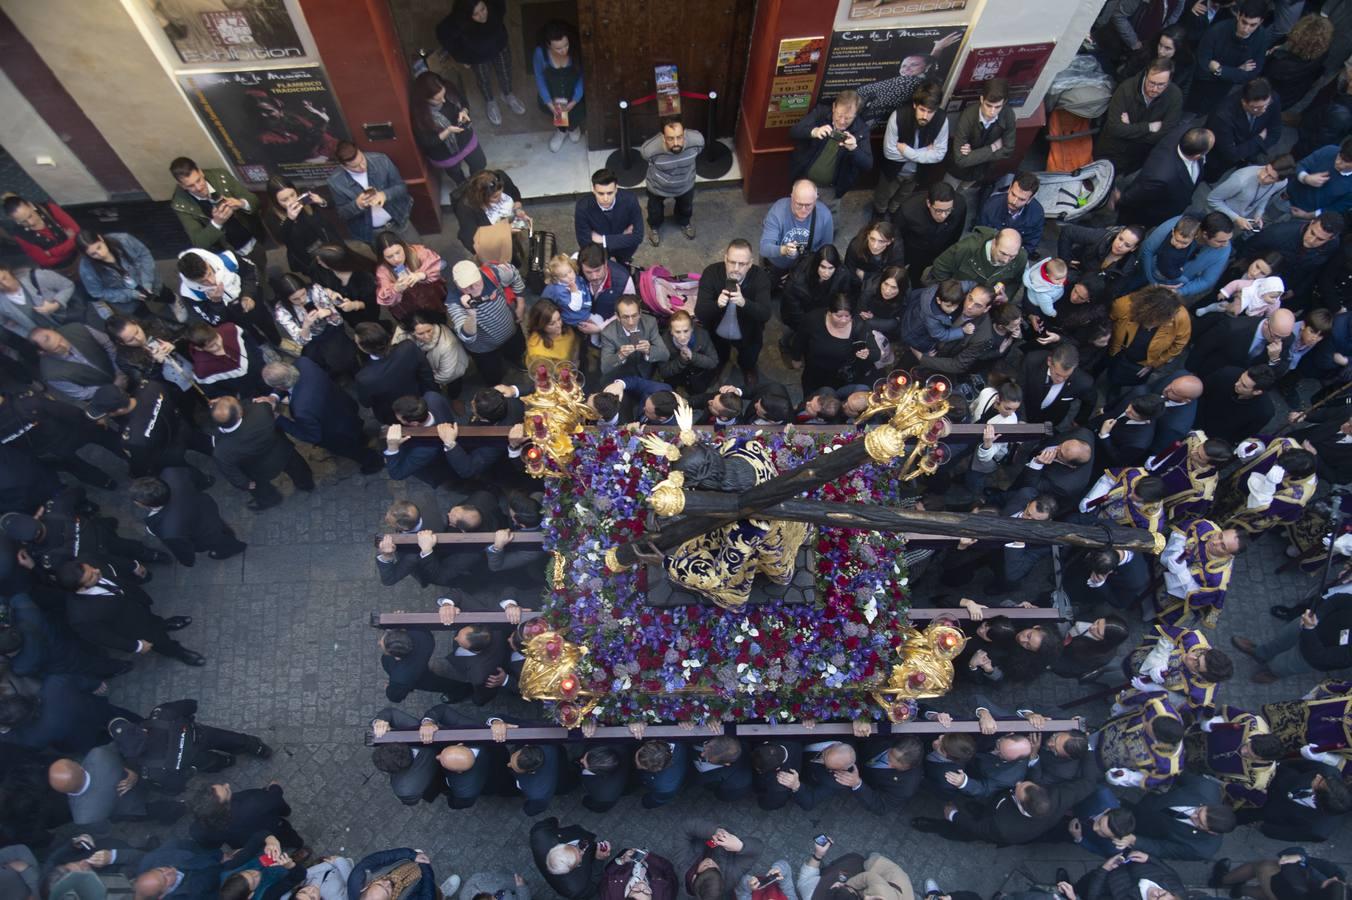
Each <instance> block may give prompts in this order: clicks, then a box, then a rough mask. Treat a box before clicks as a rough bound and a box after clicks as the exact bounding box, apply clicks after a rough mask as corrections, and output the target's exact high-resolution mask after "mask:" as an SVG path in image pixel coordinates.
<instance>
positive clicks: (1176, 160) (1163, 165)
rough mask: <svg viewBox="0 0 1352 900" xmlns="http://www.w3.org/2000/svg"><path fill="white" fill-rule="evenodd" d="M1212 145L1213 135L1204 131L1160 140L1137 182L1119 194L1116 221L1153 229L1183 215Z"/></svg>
mask: <svg viewBox="0 0 1352 900" xmlns="http://www.w3.org/2000/svg"><path fill="white" fill-rule="evenodd" d="M1215 142H1216V138H1215V135H1213V134H1212V133H1211V132H1210V131H1208V130H1207V129H1205V128H1190V129H1188V130H1187V131H1185V132H1183V134H1182V135H1180V136H1179V137H1177V138H1173V137H1171V136H1166V137H1164V138H1161V139H1160V142H1159V143H1158V144H1156V145H1155V149H1153V150H1151V151H1150V155H1149V156H1147V157H1146V160H1145V165H1144V166H1142V167H1141V172H1140V174H1139V175H1137V176H1136V180H1135V181H1133V182H1132V183H1131V186H1130V187H1128V188H1127V189H1126V190H1125V191H1123V192H1122V196H1121V199H1120V200H1119V201H1118V203H1117V220H1118V221H1119V222H1131V223H1133V224H1136V225H1144V226H1146V227H1147V228H1154V227H1155V226H1156V225H1158V224H1159V223H1161V222H1163V221H1165V220H1166V219H1172V218H1173V217H1174V216H1177V215H1180V214H1182V213H1183V211H1184V210H1186V209H1187V208H1188V204H1189V203H1190V202H1191V201H1192V194H1193V191H1195V190H1196V189H1197V182H1198V181H1199V180H1201V177H1202V161H1203V160H1204V159H1205V157H1206V155H1207V154H1208V153H1210V152H1211V147H1212V145H1214V144H1215Z"/></svg>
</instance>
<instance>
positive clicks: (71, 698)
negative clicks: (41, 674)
mask: <svg viewBox="0 0 1352 900" xmlns="http://www.w3.org/2000/svg"><path fill="white" fill-rule="evenodd" d="M100 684H101V682H100V681H99V679H97V678H92V677H90V676H88V675H48V676H47V677H46V678H44V679H42V686H41V687H40V688H39V689H38V693H37V695H36V696H35V697H27V696H24V695H22V694H14V695H12V696H8V697H4V698H2V699H0V744H14V745H16V746H19V747H27V748H28V749H30V750H43V749H46V748H51V749H53V750H55V751H57V752H58V753H68V754H77V755H78V754H84V753H88V752H89V751H90V750H92V749H94V748H95V747H98V746H101V745H103V744H106V743H108V723H109V722H111V721H112V720H114V719H116V718H119V717H130V718H133V719H139V718H140V716H138V715H136V713H134V712H130V711H129V710H125V709H122V708H121V707H117V706H114V705H113V704H111V703H109V702H108V700H107V698H105V697H100V696H98V695H97V694H95V693H94V691H95V690H97V689H98V688H99V686H100Z"/></svg>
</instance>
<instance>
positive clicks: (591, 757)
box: [576, 744, 633, 813]
mask: <svg viewBox="0 0 1352 900" xmlns="http://www.w3.org/2000/svg"><path fill="white" fill-rule="evenodd" d="M632 760H633V754H631V753H630V752H629V748H627V747H625V746H623V745H620V744H604V745H600V746H595V745H593V746H589V747H587V752H586V753H583V754H582V755H581V756H580V757H578V758H577V761H576V765H577V766H578V767H579V768H580V769H581V779H582V805H583V806H585V807H586V808H587V809H589V810H591V811H592V812H595V813H603V812H609V811H610V810H611V809H613V808H614V806H615V804H616V803H619V802H620V797H622V796H624V792H625V789H626V788H627V787H628V785H629V773H630V764H631V762H632Z"/></svg>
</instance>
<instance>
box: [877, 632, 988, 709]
mask: <svg viewBox="0 0 1352 900" xmlns="http://www.w3.org/2000/svg"><path fill="white" fill-rule="evenodd" d="M966 643H967V637H966V635H964V634H963V633H962V630H961V629H960V628H958V627H957V626H955V625H954V624H953V623H952V622H950V621H948V620H947V619H936V620H934V621H933V622H931V623H930V625H929V627H928V628H926V629H925V630H924V631H918V630H914V629H910V633H909V634H908V635H907V637H906V642H905V643H904V644H903V645H902V647H901V661H900V662H898V663H896V664H894V665H893V666H892V673H891V674H890V675H889V676H888V679H887V686H886V687H883V688H881V689H879V690H876V691H874V692H873V699H874V700H875V701H876V702H877V703H878V705H879V706H881V707H882V708H883V711H884V712H885V713H887V717H888V718H889V719H891V720H892V721H893V722H904V721H906V720H907V719H909V718H910V717H911V716H912V715H914V711H915V704H914V703H912V702H910V701H914V700H919V699H921V698H924V697H939V696H942V695H943V694H946V693H948V691H949V689H950V688H951V687H952V686H953V660H954V659H955V658H956V657H957V655H958V654H959V653H961V652H962V648H963V647H964V646H965V645H966Z"/></svg>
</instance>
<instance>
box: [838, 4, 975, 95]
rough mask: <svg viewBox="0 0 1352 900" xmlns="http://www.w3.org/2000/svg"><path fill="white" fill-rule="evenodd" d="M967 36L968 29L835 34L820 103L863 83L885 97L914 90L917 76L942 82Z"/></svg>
mask: <svg viewBox="0 0 1352 900" xmlns="http://www.w3.org/2000/svg"><path fill="white" fill-rule="evenodd" d="M966 33H967V26H966V25H936V26H932V27H923V28H872V29H851V30H848V31H837V32H836V33H835V34H834V35H832V37H831V52H830V55H828V56H827V58H826V77H825V78H824V79H822V88H821V96H820V98H819V102H821V101H825V100H829V99H831V98H833V97H835V96H836V94H839V93H840V92H841V91H843V90H847V89H850V90H857V89H859V88H860V87H863V86H864V85H869V86H870V88H869V93H870V94H871V95H874V96H877V97H884V98H886V97H890V96H892V95H894V94H896V93H897V90H900V89H901V88H903V87H905V88H907V90H908V91H909V90H911V89H914V86H915V84H916V83H917V79H918V78H922V79H932V80H934V81H937V82H938V83H939V84H943V83H944V82H945V81H946V80H947V79H948V74H949V72H951V71H952V69H953V61H954V60H955V59H956V58H957V55H958V46H959V45H960V44H961V43H962V38H963V35H964V34H966ZM894 86H895V87H896V88H897V90H893V87H894ZM888 112H891V107H890V106H889V108H888Z"/></svg>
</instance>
